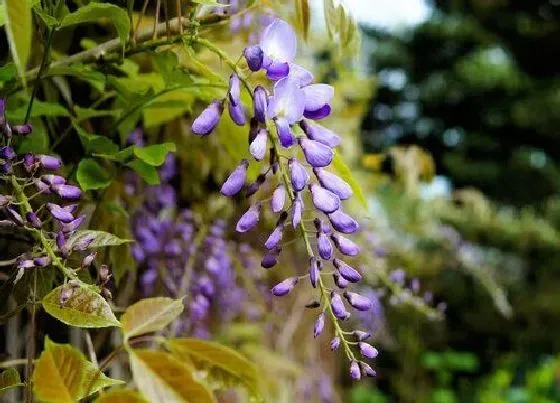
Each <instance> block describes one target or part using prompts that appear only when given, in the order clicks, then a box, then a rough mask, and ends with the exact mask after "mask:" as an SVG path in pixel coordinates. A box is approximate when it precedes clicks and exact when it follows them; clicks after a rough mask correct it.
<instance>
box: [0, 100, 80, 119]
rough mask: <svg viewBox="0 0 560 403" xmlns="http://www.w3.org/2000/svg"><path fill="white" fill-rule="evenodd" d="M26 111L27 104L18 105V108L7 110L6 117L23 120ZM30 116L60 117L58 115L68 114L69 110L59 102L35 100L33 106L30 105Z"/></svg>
mask: <svg viewBox="0 0 560 403" xmlns="http://www.w3.org/2000/svg"><path fill="white" fill-rule="evenodd" d="M26 113H27V104H26V105H25V106H20V107H19V108H16V109H12V110H7V111H6V117H7V118H8V119H9V120H15V121H23V119H25V114H26ZM29 116H30V117H32V118H40V117H51V118H54V117H60V116H70V112H68V110H67V109H66V108H64V107H63V106H61V105H60V104H58V103H56V102H44V101H39V100H37V99H36V100H35V101H33V106H32V107H31V114H30V115H29Z"/></svg>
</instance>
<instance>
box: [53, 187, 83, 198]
mask: <svg viewBox="0 0 560 403" xmlns="http://www.w3.org/2000/svg"><path fill="white" fill-rule="evenodd" d="M51 189H52V190H53V191H54V192H55V193H56V194H57V195H59V196H60V197H62V198H63V199H67V200H76V199H79V198H80V196H81V194H82V191H81V190H80V188H79V187H77V186H73V185H52V186H51Z"/></svg>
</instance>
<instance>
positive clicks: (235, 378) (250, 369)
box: [166, 338, 258, 395]
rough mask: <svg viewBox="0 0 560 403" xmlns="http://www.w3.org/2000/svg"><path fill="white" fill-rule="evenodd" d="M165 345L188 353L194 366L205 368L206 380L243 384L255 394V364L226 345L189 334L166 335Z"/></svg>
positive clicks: (226, 385)
mask: <svg viewBox="0 0 560 403" xmlns="http://www.w3.org/2000/svg"><path fill="white" fill-rule="evenodd" d="M166 345H167V346H168V347H169V348H170V349H171V351H172V352H173V353H175V354H177V355H178V356H181V355H182V356H187V357H189V358H190V359H191V360H192V361H193V362H194V363H195V365H196V366H197V367H198V368H200V369H201V370H203V371H205V372H207V374H208V375H207V381H208V383H209V384H213V385H216V386H217V387H218V388H230V387H237V386H243V387H245V388H247V389H248V390H249V391H250V392H251V393H252V394H254V395H258V383H257V370H256V368H255V365H254V364H253V363H252V362H251V361H249V360H248V359H247V358H245V357H244V356H242V355H241V354H239V353H238V352H237V351H235V350H233V349H231V348H230V347H227V346H224V345H223V344H219V343H214V342H210V341H205V340H199V339H193V338H177V339H170V340H167V341H166Z"/></svg>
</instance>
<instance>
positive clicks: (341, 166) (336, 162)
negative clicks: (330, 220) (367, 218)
mask: <svg viewBox="0 0 560 403" xmlns="http://www.w3.org/2000/svg"><path fill="white" fill-rule="evenodd" d="M333 167H334V169H335V170H336V172H337V173H338V175H339V176H340V177H341V178H342V179H344V180H345V181H346V182H348V184H349V185H350V187H351V188H352V191H353V192H354V195H355V196H356V198H357V199H358V201H359V202H360V203H361V205H362V206H363V207H364V208H365V209H366V210H367V208H368V202H367V199H366V196H365V195H364V192H363V190H362V187H361V186H360V184H359V183H358V181H357V180H356V178H355V177H354V175H353V174H352V171H351V170H350V168H349V167H348V165H346V163H345V162H344V161H343V160H342V158H341V157H340V155H339V154H338V153H337V152H335V154H334V158H333Z"/></svg>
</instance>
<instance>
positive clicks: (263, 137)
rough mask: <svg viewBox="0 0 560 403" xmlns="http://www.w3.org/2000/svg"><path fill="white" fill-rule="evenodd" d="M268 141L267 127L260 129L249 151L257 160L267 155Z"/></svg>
mask: <svg viewBox="0 0 560 403" xmlns="http://www.w3.org/2000/svg"><path fill="white" fill-rule="evenodd" d="M267 142H268V132H267V131H266V129H260V130H259V131H258V133H257V136H256V137H255V139H254V140H253V141H252V142H251V145H250V146H249V152H250V153H251V155H252V156H253V157H254V158H255V159H256V160H257V161H260V160H262V159H263V158H264V157H265V155H266V150H267Z"/></svg>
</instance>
